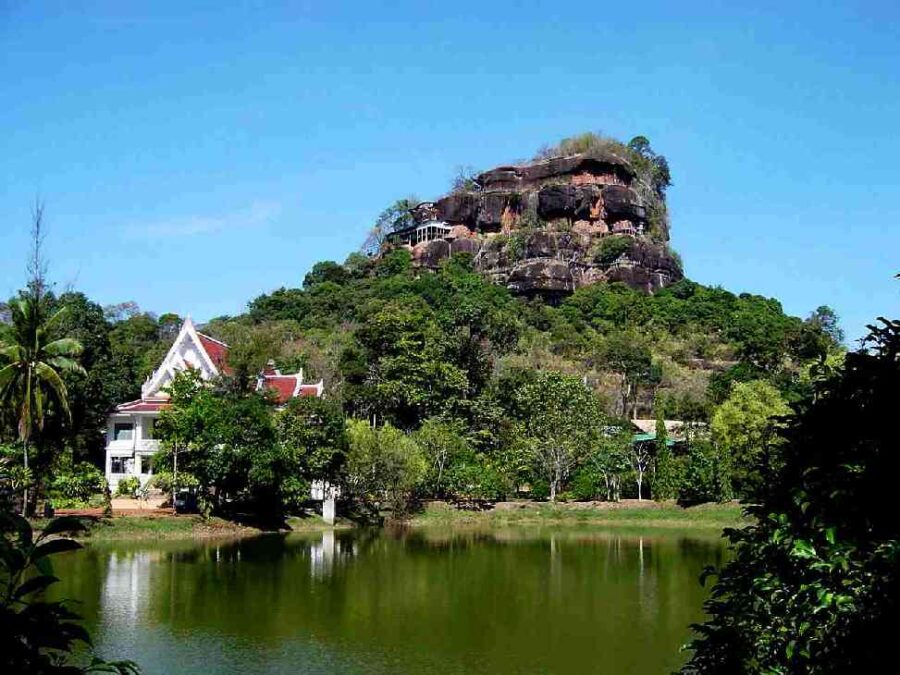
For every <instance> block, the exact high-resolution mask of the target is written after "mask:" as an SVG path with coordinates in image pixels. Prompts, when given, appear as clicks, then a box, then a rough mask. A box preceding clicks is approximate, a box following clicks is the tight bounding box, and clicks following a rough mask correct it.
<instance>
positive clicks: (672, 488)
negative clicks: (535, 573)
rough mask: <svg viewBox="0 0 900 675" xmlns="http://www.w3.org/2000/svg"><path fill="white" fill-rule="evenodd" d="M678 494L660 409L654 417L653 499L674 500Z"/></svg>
mask: <svg viewBox="0 0 900 675" xmlns="http://www.w3.org/2000/svg"><path fill="white" fill-rule="evenodd" d="M677 494H678V480H677V475H676V471H675V460H674V458H673V457H672V448H671V447H669V435H668V433H667V432H666V423H665V420H663V416H662V409H660V410H659V412H658V413H657V416H656V469H655V472H654V475H653V498H654V499H655V500H656V501H658V502H662V501H666V500H669V499H674V498H675V497H676V495H677Z"/></svg>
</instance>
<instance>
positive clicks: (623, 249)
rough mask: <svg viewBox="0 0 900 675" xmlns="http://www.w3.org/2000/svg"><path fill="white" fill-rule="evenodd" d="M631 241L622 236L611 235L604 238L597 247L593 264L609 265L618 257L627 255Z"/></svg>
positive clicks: (629, 238)
mask: <svg viewBox="0 0 900 675" xmlns="http://www.w3.org/2000/svg"><path fill="white" fill-rule="evenodd" d="M631 244H632V239H631V237H627V236H624V235H613V236H611V237H604V238H603V239H601V240H600V244H599V245H598V246H597V252H596V253H595V254H594V262H596V263H599V264H601V265H609V264H612V263H614V262H615V261H616V260H618V259H619V257H620V256H621V255H622V254H624V253H627V252H628V250H629V249H630V248H631Z"/></svg>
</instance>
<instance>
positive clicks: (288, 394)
mask: <svg viewBox="0 0 900 675" xmlns="http://www.w3.org/2000/svg"><path fill="white" fill-rule="evenodd" d="M187 369H191V370H194V371H196V372H198V373H199V374H200V377H201V378H202V379H204V380H212V379H213V378H216V377H218V376H220V375H228V374H229V373H231V369H230V368H229V366H228V345H227V344H225V343H224V342H220V341H219V340H216V339H214V338H211V337H209V336H208V335H204V334H203V333H200V332H198V331H197V329H196V328H195V326H194V323H193V322H192V321H191V320H190V319H189V318H188V319H186V320H185V321H184V323H183V324H182V326H181V330H180V331H179V333H178V337H176V338H175V342H174V343H173V344H172V347H171V348H170V349H169V352H168V353H167V354H166V357H165V358H164V359H163V362H162V363H161V364H160V366H159V367H158V368H157V369H156V370H155V371H153V374H151V375H150V377H148V378H147V381H146V382H144V384H143V386H142V387H141V397H140V398H139V399H137V400H136V401H128V402H127V403H122V404H120V405H118V406H116V408H115V410H114V411H113V412H112V414H110V416H109V420H108V424H107V436H106V480H107V481H108V483H109V487H110V489H111V490H113V491H115V489H116V487H117V486H118V484H119V481H120V480H122V479H123V478H125V477H127V476H137V477H138V478H139V479H140V481H141V483H142V484H143V483H145V482H146V481H147V480H148V479H149V478H150V476H151V475H152V469H151V468H150V460H151V458H152V457H153V455H154V454H155V453H156V452H157V451H158V450H159V441H158V440H157V439H156V436H155V434H154V426H155V424H156V420H157V418H159V414H160V412H162V411H163V410H164V409H165V408H167V407H168V406H169V405H170V404H169V395H168V393H167V391H166V387H167V386H168V385H169V383H170V382H171V381H172V379H173V378H174V377H175V373H177V372H179V371H183V370H187ZM256 389H257V391H266V392H270V393H271V395H272V397H273V399H274V401H275V402H276V404H278V405H284V404H286V403H287V402H288V401H289V400H290V399H292V398H295V397H298V396H316V397H320V396H322V394H323V393H324V384H323V382H322V381H321V380H320V381H319V382H317V383H316V384H304V383H303V371H302V370H301V371H300V372H298V373H294V374H292V375H285V374H282V373H281V371H279V370H277V369H275V368H274V367H271V366H270V367H267V368H266V369H265V370H264V371H263V372H262V373H260V374H259V376H258V377H257V380H256Z"/></svg>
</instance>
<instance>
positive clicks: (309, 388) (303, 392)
mask: <svg viewBox="0 0 900 675" xmlns="http://www.w3.org/2000/svg"><path fill="white" fill-rule="evenodd" d="M318 395H319V387H318V386H316V385H315V384H301V385H300V391H299V392H297V396H318Z"/></svg>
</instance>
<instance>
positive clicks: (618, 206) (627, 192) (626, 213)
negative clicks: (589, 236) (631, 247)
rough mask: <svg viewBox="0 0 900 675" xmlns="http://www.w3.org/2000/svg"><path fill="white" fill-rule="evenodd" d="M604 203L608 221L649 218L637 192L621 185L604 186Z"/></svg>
mask: <svg viewBox="0 0 900 675" xmlns="http://www.w3.org/2000/svg"><path fill="white" fill-rule="evenodd" d="M603 205H604V207H605V209H606V218H605V220H606V221H607V222H615V221H617V220H631V221H641V222H643V221H644V220H646V218H647V214H646V212H645V211H644V206H643V205H642V204H641V200H640V198H639V197H638V195H637V193H636V192H635V191H634V190H632V189H631V188H627V187H623V186H621V185H607V186H606V187H604V188H603Z"/></svg>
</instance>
